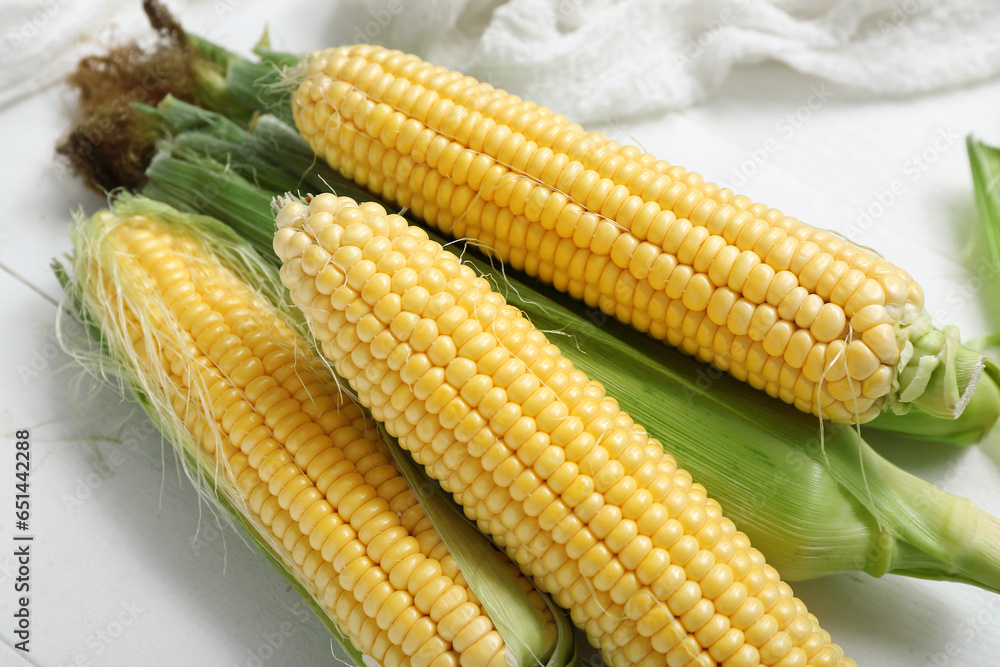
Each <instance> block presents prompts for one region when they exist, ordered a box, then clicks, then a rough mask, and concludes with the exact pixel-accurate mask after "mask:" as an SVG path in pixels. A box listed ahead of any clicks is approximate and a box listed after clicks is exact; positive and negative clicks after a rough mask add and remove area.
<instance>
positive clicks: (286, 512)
mask: <svg viewBox="0 0 1000 667" xmlns="http://www.w3.org/2000/svg"><path fill="white" fill-rule="evenodd" d="M164 210H168V211H169V209H166V207H158V206H156V205H154V204H150V203H148V202H145V203H140V202H139V201H132V202H129V203H127V204H125V205H119V206H118V207H117V213H116V214H113V213H110V212H103V213H100V214H98V215H97V216H95V217H94V218H93V219H92V221H91V223H90V224H89V226H88V227H87V228H86V229H84V230H82V231H81V232H79V233H78V238H77V248H78V260H77V261H78V263H77V275H78V276H84V278H83V280H84V282H83V284H82V287H81V289H80V292H81V293H82V294H83V295H86V302H87V304H88V313H89V314H90V315H92V316H96V318H97V322H98V324H99V326H100V330H101V331H102V332H104V336H103V340H105V341H108V342H109V344H110V345H112V346H114V345H116V343H117V344H120V345H121V348H122V349H119V350H117V352H118V353H119V355H118V356H119V357H122V358H127V359H130V360H132V363H134V364H135V366H136V371H137V372H136V373H135V376H136V377H137V378H140V379H142V380H143V382H142V383H141V384H140V389H141V391H142V394H143V395H144V396H145V397H147V399H148V400H151V401H152V402H154V403H157V402H162V403H163V405H164V406H165V408H166V410H167V411H168V412H170V413H172V414H171V415H169V416H167V417H165V419H166V420H167V421H168V422H169V420H171V419H176V420H178V425H177V428H176V429H175V430H176V432H175V433H174V434H173V435H174V438H175V441H176V440H182V439H185V438H187V439H191V440H193V441H194V442H195V443H196V445H195V447H194V448H193V449H194V450H195V456H196V457H197V458H200V459H202V460H203V461H204V463H205V465H207V467H208V470H209V471H211V473H212V474H211V475H210V477H211V478H212V479H213V480H214V484H215V485H216V486H217V487H222V488H223V489H229V490H230V492H231V494H232V497H231V498H230V499H229V502H230V504H232V505H234V506H237V507H243V508H244V509H245V511H246V512H247V513H248V515H249V520H250V522H251V523H252V524H254V525H255V526H256V527H257V530H258V532H259V534H260V535H261V536H262V538H263V539H264V540H265V541H267V542H268V544H269V545H270V547H271V548H272V550H273V552H274V553H275V554H276V555H277V556H278V557H279V558H280V559H281V560H282V561H284V563H285V565H286V566H287V567H288V568H289V569H291V570H293V571H294V572H295V576H296V579H298V580H300V581H301V582H302V583H303V585H304V586H305V588H306V589H307V591H308V592H309V593H310V594H312V596H313V597H314V598H315V599H316V601H318V603H319V605H320V606H321V608H322V610H323V611H324V613H326V614H327V615H328V616H329V618H330V619H332V620H333V621H334V622H335V624H336V627H338V628H339V629H340V630H341V631H342V632H343V633H344V634H346V635H347V636H348V637H349V638H350V640H351V641H352V642H353V643H354V645H355V647H356V648H358V649H360V650H361V651H363V652H364V653H365V654H367V655H369V656H371V657H373V658H375V659H376V660H378V661H379V663H380V664H382V665H387V666H388V665H413V666H416V665H434V666H436V667H446V666H449V667H457V666H458V665H462V666H463V667H478V666H480V665H484V666H485V665H490V666H493V667H501V666H505V665H517V664H527V663H524V662H523V661H521V662H519V660H518V658H517V656H514V655H511V654H510V653H508V651H507V647H506V646H505V642H504V640H503V639H502V637H501V635H500V634H499V632H498V630H497V629H496V628H495V627H494V624H493V621H492V620H491V618H490V616H489V615H488V614H487V613H486V611H485V610H484V608H483V605H482V604H481V603H480V601H479V599H478V598H477V596H476V594H475V593H474V591H473V589H472V587H471V586H470V585H469V583H468V582H467V580H466V577H465V575H464V574H463V572H462V571H460V570H459V568H458V565H457V563H456V560H455V558H453V557H452V555H451V553H449V551H448V549H447V547H446V545H445V544H444V543H443V542H442V540H441V538H440V537H439V535H438V533H437V532H436V530H435V527H434V525H433V524H432V523H431V522H430V520H429V519H428V517H427V516H426V515H425V513H424V510H423V508H422V506H421V505H420V504H419V503H418V501H417V499H416V497H415V496H414V494H413V492H412V491H411V490H410V487H409V486H408V485H407V483H406V480H405V479H404V477H403V476H402V475H401V474H400V472H399V471H398V470H397V468H396V467H395V466H394V464H393V462H392V459H391V456H390V452H389V451H388V450H387V448H386V444H385V443H384V442H383V441H382V439H381V438H380V436H379V432H378V429H377V428H376V426H375V424H374V423H373V422H372V421H371V419H370V417H368V416H367V415H366V414H365V413H363V412H362V411H361V410H360V409H359V408H358V407H357V406H356V405H355V404H353V403H352V402H351V401H350V400H348V399H347V398H346V397H344V396H343V394H342V392H341V391H340V388H339V387H338V386H337V384H336V381H335V379H334V378H333V376H332V375H331V373H330V372H329V371H328V370H327V368H326V366H325V365H324V364H323V363H322V362H321V361H319V360H318V359H316V358H315V357H309V356H308V355H306V354H304V352H303V351H304V350H305V349H306V348H305V343H304V341H303V340H301V338H299V336H298V335H297V334H296V333H295V332H294V331H293V330H292V329H291V328H290V327H289V325H288V324H287V323H286V321H285V319H283V317H282V316H281V315H280V314H279V311H278V310H277V309H276V308H275V306H274V305H272V304H271V303H270V302H268V301H267V300H266V299H265V298H264V297H263V296H262V295H261V294H260V293H259V292H258V291H257V290H255V289H254V288H253V287H251V286H250V284H249V283H248V282H247V280H246V278H245V277H242V276H240V275H238V274H237V273H235V272H234V271H233V270H231V269H230V268H228V267H226V266H225V265H223V264H222V263H221V262H220V259H219V257H218V255H216V254H214V252H213V251H210V250H209V249H208V247H207V245H206V244H207V243H209V242H211V243H213V244H218V243H219V239H217V238H215V239H212V238H209V239H208V240H206V239H205V238H199V237H197V236H195V235H193V233H192V231H191V230H190V229H189V230H184V229H183V228H182V227H180V226H179V225H177V224H170V223H169V222H168V221H166V220H165V219H163V218H158V217H152V216H155V215H159V214H162V213H163V211H164ZM146 214H150V215H146ZM174 215H176V214H174ZM216 224H217V223H216ZM220 228H221V226H220ZM221 229H223V230H224V228H221ZM260 289H264V290H266V289H267V282H266V279H265V281H264V283H263V286H262V287H261V288H260ZM185 434H188V435H185ZM506 567H507V569H508V570H509V573H510V575H511V576H512V577H515V578H516V579H517V580H518V584H517V585H519V586H520V588H521V589H522V591H523V592H524V594H525V595H527V597H528V599H529V600H530V604H529V607H531V609H530V610H529V615H530V613H531V612H534V614H535V615H536V616H537V617H538V620H539V622H540V624H541V625H542V627H543V633H544V642H543V644H542V646H535V647H534V648H535V650H536V651H537V652H538V654H539V655H541V654H542V653H543V652H544V651H545V647H546V646H548V647H551V645H552V641H553V639H554V632H555V630H554V627H555V626H554V618H553V616H552V613H551V612H550V611H549V610H548V608H547V606H546V603H545V602H544V600H543V599H542V598H541V596H540V595H539V594H538V593H537V592H535V591H534V590H533V589H532V588H531V584H530V582H529V581H528V580H527V579H526V578H524V577H523V575H521V574H520V573H519V572H517V568H516V567H515V566H514V565H513V564H512V563H510V562H509V561H507V564H506Z"/></svg>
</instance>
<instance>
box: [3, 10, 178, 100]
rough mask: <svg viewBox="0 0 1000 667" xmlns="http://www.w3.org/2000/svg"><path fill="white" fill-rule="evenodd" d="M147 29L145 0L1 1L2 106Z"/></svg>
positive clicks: (44, 86)
mask: <svg viewBox="0 0 1000 667" xmlns="http://www.w3.org/2000/svg"><path fill="white" fill-rule="evenodd" d="M171 4H174V3H171ZM142 31H145V32H146V33H149V32H150V30H149V22H148V21H147V20H146V17H145V16H144V15H143V13H142V3H141V2H139V0H102V1H101V2H91V1H89V0H88V1H86V2H84V1H82V0H0V109H2V108H4V107H5V106H7V105H9V104H12V103H14V102H16V101H18V100H20V99H22V98H24V97H27V96H28V95H31V94H32V93H35V92H38V91H39V90H43V89H45V88H47V87H48V86H51V85H53V84H55V83H58V82H60V81H61V80H62V79H63V78H64V77H65V76H66V75H67V74H69V73H70V72H71V71H73V68H74V67H75V66H76V63H77V61H78V60H79V59H80V58H81V57H83V56H85V55H90V54H93V53H100V52H103V51H105V50H106V48H107V45H108V44H110V43H112V42H118V41H124V39H125V38H127V37H133V36H135V35H136V34H140V33H141V32H142ZM112 34H114V36H115V39H111V35H112Z"/></svg>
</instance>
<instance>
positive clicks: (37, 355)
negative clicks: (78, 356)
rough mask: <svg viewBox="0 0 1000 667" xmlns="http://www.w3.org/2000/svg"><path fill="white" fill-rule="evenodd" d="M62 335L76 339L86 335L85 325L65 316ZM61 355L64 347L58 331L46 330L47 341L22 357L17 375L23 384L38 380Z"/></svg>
mask: <svg viewBox="0 0 1000 667" xmlns="http://www.w3.org/2000/svg"><path fill="white" fill-rule="evenodd" d="M61 335H62V336H64V337H67V338H70V339H76V338H79V337H80V336H82V335H86V332H85V331H84V329H83V325H82V324H80V322H79V321H77V320H76V318H73V317H65V318H63V330H62V332H61ZM61 356H62V349H61V348H60V347H59V341H58V339H57V337H56V331H55V330H54V329H51V330H49V331H46V333H45V341H44V342H43V343H42V344H41V345H39V346H38V347H35V348H33V349H32V350H31V351H30V352H29V353H28V356H27V359H22V361H21V362H20V363H19V364H18V365H17V368H16V369H15V370H16V371H17V376H18V377H19V378H21V382H22V383H23V384H25V385H28V384H30V383H31V382H34V381H35V380H37V379H38V378H39V377H40V376H41V375H42V374H43V373H46V372H48V371H49V370H50V367H51V366H52V364H53V362H55V360H56V359H59V358H60V357H61Z"/></svg>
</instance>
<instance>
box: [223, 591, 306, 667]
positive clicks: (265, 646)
mask: <svg viewBox="0 0 1000 667" xmlns="http://www.w3.org/2000/svg"><path fill="white" fill-rule="evenodd" d="M282 606H283V607H284V608H285V611H287V612H288V614H290V615H291V616H293V617H294V618H295V620H296V621H298V623H299V624H300V625H301V624H303V623H308V622H309V620H310V618H311V617H313V616H314V615H313V614H312V613H311V612H310V610H309V608H308V607H306V605H305V603H302V602H300V603H298V604H296V605H295V606H291V605H288V604H282ZM295 634H296V628H295V626H294V625H292V623H291V621H283V622H282V623H281V624H280V625H279V626H278V628H277V630H272V631H271V632H266V633H264V634H263V635H261V642H260V644H258V645H257V646H256V647H253V648H248V649H247V651H246V657H245V658H244V660H243V661H242V662H240V663H239V667H263V665H264V663H266V662H268V661H269V660H272V659H273V658H274V657H275V656H276V655H277V654H278V651H279V650H281V647H282V646H284V645H285V644H286V643H287V642H288V640H289V639H291V638H292V637H294V636H295Z"/></svg>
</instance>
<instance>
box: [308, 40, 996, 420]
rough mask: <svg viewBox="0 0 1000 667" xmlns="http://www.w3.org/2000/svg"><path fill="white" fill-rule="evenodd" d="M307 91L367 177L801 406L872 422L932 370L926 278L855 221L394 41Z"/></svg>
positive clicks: (313, 127)
mask: <svg viewBox="0 0 1000 667" xmlns="http://www.w3.org/2000/svg"><path fill="white" fill-rule="evenodd" d="M292 108H293V114H294V118H295V122H296V124H297V125H298V127H299V129H300V131H301V132H302V134H303V136H304V137H305V138H306V140H307V141H308V142H309V143H310V145H311V146H312V147H313V149H314V150H316V152H317V154H318V155H320V156H321V157H324V158H325V159H326V160H327V161H328V162H329V163H330V164H331V165H332V166H333V167H334V168H336V169H338V170H340V171H341V172H342V173H343V174H344V175H346V176H347V177H349V178H351V179H353V180H355V181H357V182H358V183H360V184H362V185H365V186H367V187H368V188H369V189H371V190H372V191H374V192H376V193H377V194H379V195H382V196H383V197H385V198H386V199H387V200H389V201H392V202H394V203H396V204H398V205H400V206H405V207H409V208H411V209H412V210H413V211H414V212H415V213H416V214H417V215H418V216H420V217H421V218H422V219H424V220H425V221H427V222H429V223H430V224H432V225H434V226H436V227H437V228H439V229H441V230H442V231H444V232H445V233H448V234H450V235H452V236H455V237H472V238H474V239H476V240H477V241H478V242H479V243H480V244H482V245H483V246H485V248H486V249H487V250H488V251H489V252H492V253H493V254H495V255H496V256H497V257H499V258H500V259H501V260H502V261H504V262H509V263H510V264H511V265H512V266H513V267H515V268H517V269H523V270H524V271H526V272H527V273H528V274H530V275H533V276H538V277H540V278H541V279H542V280H544V281H546V282H549V283H551V284H553V285H554V286H555V287H556V288H557V289H559V290H561V291H563V292H568V293H569V294H570V295H572V296H573V297H575V298H578V299H583V300H584V301H585V302H586V303H587V304H588V305H590V306H591V307H600V308H601V309H602V310H603V311H604V312H605V313H607V314H609V315H613V316H616V317H617V318H618V319H620V320H622V321H623V322H625V323H627V324H631V325H632V326H634V327H635V328H637V329H639V330H640V331H644V332H648V333H649V334H650V335H652V336H654V337H655V338H658V339H662V340H665V341H667V342H668V343H670V344H672V345H675V346H677V347H679V348H680V349H682V350H684V351H685V352H687V353H689V354H692V355H696V356H697V357H698V358H700V359H702V360H704V361H707V362H712V363H714V364H715V365H717V366H718V367H719V368H722V369H723V370H727V371H728V372H729V373H731V374H732V375H733V376H735V377H736V378H739V379H741V380H744V381H746V382H748V383H750V384H751V385H753V386H754V387H756V388H759V389H764V390H765V391H766V392H767V393H768V394H770V395H772V396H776V397H778V398H780V399H781V400H783V401H785V402H786V403H791V404H794V405H795V406H796V407H798V408H799V409H800V410H803V411H805V412H811V413H813V414H816V415H819V416H822V417H825V418H829V419H831V420H834V421H839V422H852V421H855V420H857V421H860V422H867V421H869V420H871V419H873V418H874V417H875V416H876V415H877V414H878V413H879V412H880V411H881V410H882V409H883V408H885V407H887V406H888V405H892V407H893V408H894V409H895V410H897V411H905V410H906V409H907V405H906V404H905V403H907V402H909V401H912V400H914V398H915V397H916V396H918V395H919V394H920V390H921V389H922V388H923V383H924V382H925V381H926V380H925V379H924V378H925V377H926V376H925V375H923V374H921V376H920V377H921V379H919V380H917V381H914V382H912V383H911V384H910V386H909V387H907V386H902V387H901V386H900V378H902V377H904V376H903V375H902V374H901V371H902V370H903V369H904V368H905V367H906V366H907V364H908V363H910V362H911V361H912V362H913V363H914V364H916V363H917V361H918V360H919V359H920V358H921V355H914V354H913V345H912V343H911V338H913V339H916V338H918V337H919V336H921V335H922V334H923V333H925V332H926V331H927V330H928V329H929V328H930V324H929V320H930V318H929V316H927V315H926V313H924V312H923V310H922V309H923V293H922V291H921V289H920V287H919V285H918V284H917V283H916V282H914V281H913V279H912V278H911V277H910V276H909V275H908V274H907V273H906V272H905V271H903V270H902V269H899V268H897V267H895V266H893V265H892V264H891V263H889V262H888V261H886V260H884V259H883V258H881V257H880V256H879V255H877V254H875V253H874V252H872V251H870V250H867V249H864V248H861V247H859V246H856V245H854V244H852V243H850V242H848V241H846V240H845V239H843V238H841V237H840V236H838V235H836V234H833V233H831V232H826V231H822V230H818V229H816V228H813V227H811V226H809V225H807V224H805V223H802V222H800V221H798V220H796V219H795V218H792V217H788V216H786V215H784V214H783V213H782V212H781V211H778V210H777V209H773V208H768V207H767V206H764V205H762V204H757V203H753V202H751V201H750V200H749V199H748V198H747V197H744V196H741V195H735V194H734V193H733V192H732V191H730V190H728V189H726V188H721V187H719V186H717V185H714V184H712V183H707V182H704V180H703V179H702V177H701V176H699V175H698V174H696V173H693V172H688V171H686V170H684V169H682V168H680V167H677V166H672V165H670V164H669V163H667V162H664V161H662V160H657V159H656V158H655V157H653V156H652V155H649V154H645V153H642V152H641V151H640V150H639V149H637V148H635V147H634V146H622V145H620V144H618V143H617V142H614V141H611V140H609V139H607V138H606V137H604V136H603V135H602V134H600V133H598V132H590V133H587V132H585V131H584V130H583V129H582V128H581V127H580V126H577V125H573V124H571V123H569V122H568V121H567V120H566V119H565V118H564V117H563V116H560V115H556V114H553V113H552V112H551V111H550V110H549V109H546V108H544V107H540V106H537V105H535V104H532V103H530V102H526V101H522V100H520V99H519V98H517V97H515V96H511V95H508V94H506V93H505V92H503V91H501V90H496V89H494V88H493V87H492V86H489V85H488V84H485V83H480V82H478V81H476V80H475V79H473V78H471V77H465V76H463V75H461V74H460V73H458V72H452V71H448V70H446V69H444V68H441V67H434V66H433V65H431V64H429V63H426V62H422V61H420V60H419V59H418V58H416V57H415V56H411V55H405V54H403V53H401V52H398V51H389V50H386V49H383V48H381V47H377V46H370V45H358V46H350V47H341V48H336V49H328V50H326V51H322V52H318V53H315V54H312V56H311V57H310V59H308V60H307V65H306V69H305V78H304V80H303V81H302V83H301V84H300V85H299V87H298V89H297V90H296V91H295V93H294V95H293V98H292ZM952 333H953V332H949V334H950V335H951V334H952ZM936 353H937V350H935V354H936ZM935 354H931V355H924V356H929V357H932V358H931V359H928V360H926V361H925V364H929V363H932V362H933V363H934V364H935V365H936V364H937V361H935V360H934V359H933V357H935ZM937 356H944V355H937ZM980 367H981V362H980ZM925 368H927V366H925ZM977 377H978V375H977ZM907 380H908V381H909V380H912V378H911V377H910V376H907ZM971 385H972V386H973V387H974V385H975V382H974V381H973V382H972V383H971ZM951 393H952V394H955V395H953V396H949V397H947V398H945V399H944V400H945V401H946V402H947V403H948V410H949V411H951V412H952V413H960V412H961V409H962V407H963V406H964V401H965V400H966V398H967V394H968V393H970V391H968V389H967V386H965V385H963V386H961V387H959V388H958V389H957V390H955V391H952V392H951ZM963 393H964V394H966V395H965V396H960V395H959V394H963Z"/></svg>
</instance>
